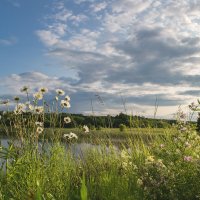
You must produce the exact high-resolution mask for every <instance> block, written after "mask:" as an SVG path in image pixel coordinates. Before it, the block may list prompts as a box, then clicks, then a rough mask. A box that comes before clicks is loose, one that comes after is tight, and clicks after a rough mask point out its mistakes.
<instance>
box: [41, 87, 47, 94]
mask: <svg viewBox="0 0 200 200" xmlns="http://www.w3.org/2000/svg"><path fill="white" fill-rule="evenodd" d="M39 91H40V92H41V93H42V94H44V93H47V92H48V89H47V88H45V87H42V88H40V90H39Z"/></svg>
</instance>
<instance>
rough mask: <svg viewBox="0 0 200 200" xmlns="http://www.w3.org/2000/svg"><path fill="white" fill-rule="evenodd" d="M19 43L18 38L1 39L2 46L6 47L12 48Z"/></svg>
mask: <svg viewBox="0 0 200 200" xmlns="http://www.w3.org/2000/svg"><path fill="white" fill-rule="evenodd" d="M17 42H18V39H17V38H16V37H10V38H6V39H1V38H0V45H4V46H12V45H15V44H16V43H17Z"/></svg>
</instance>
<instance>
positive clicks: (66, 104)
mask: <svg viewBox="0 0 200 200" xmlns="http://www.w3.org/2000/svg"><path fill="white" fill-rule="evenodd" d="M61 106H62V107H63V108H70V107H71V106H70V103H69V101H66V100H61Z"/></svg>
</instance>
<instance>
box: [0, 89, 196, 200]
mask: <svg viewBox="0 0 200 200" xmlns="http://www.w3.org/2000/svg"><path fill="white" fill-rule="evenodd" d="M21 91H22V92H24V93H25V95H26V96H27V101H28V102H24V103H22V102H20V99H19V98H18V97H15V98H14V102H15V108H14V110H13V112H11V111H10V110H9V112H10V114H9V116H7V115H6V112H4V114H3V115H2V116H1V127H2V129H4V131H5V133H6V134H7V138H8V139H9V143H8V144H7V146H4V145H1V146H0V159H1V169H0V176H1V177H0V199H2V200H12V199H13V200H23V199H24V200H26V199H27V200H29V199H30V200H68V199H69V200H76V199H77V200H78V199H81V200H87V199H88V200H89V199H90V200H93V199H94V200H104V199H105V200H107V199H108V200H129V199H130V200H134V199H135V200H142V199H149V200H150V199H158V200H171V199H172V200H188V199H191V200H193V199H194V200H195V199H200V179H199V177H200V136H199V135H198V132H197V131H196V130H195V129H194V127H191V124H190V123H188V122H187V120H186V118H185V115H184V114H183V113H182V112H181V111H180V112H178V113H177V118H176V124H174V125H173V126H172V127H168V128H166V129H158V128H131V127H130V128H122V129H121V130H119V129H112V128H109V129H108V128H102V129H101V130H90V129H89V128H88V127H87V126H85V125H84V126H82V127H80V126H79V127H77V128H75V129H66V128H62V127H60V128H57V127H56V126H55V124H56V123H57V122H58V121H59V122H64V123H66V124H68V123H71V118H70V116H68V117H65V118H61V117H59V112H63V111H67V109H68V108H69V107H70V97H69V96H65V97H63V96H64V95H65V94H64V91H62V90H60V89H58V90H57V91H56V95H55V100H54V102H53V103H52V105H51V107H50V106H49V105H48V106H46V104H45V101H44V95H45V93H46V92H47V89H46V88H41V89H39V90H38V92H37V93H35V94H33V95H32V94H30V93H29V88H28V87H24V88H22V89H21ZM30 99H31V100H30ZM4 104H5V108H7V109H8V107H9V105H8V102H4ZM7 112H8V111H7ZM45 112H49V113H50V115H51V118H50V124H51V127H50V128H45V127H44V120H45V119H44V118H45V115H44V113H45ZM27 113H29V114H28V115H27ZM5 116H6V117H7V118H8V117H9V121H10V126H9V127H7V126H6V124H5V123H4V122H5V119H4V118H5ZM6 120H7V119H6ZM11 132H14V133H15V134H14V136H13V135H12V134H10V133H11ZM78 144H83V145H87V144H90V145H89V146H88V148H83V149H79V152H78V154H77V152H76V150H75V151H74V150H73V147H74V146H75V145H78Z"/></svg>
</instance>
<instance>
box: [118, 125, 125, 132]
mask: <svg viewBox="0 0 200 200" xmlns="http://www.w3.org/2000/svg"><path fill="white" fill-rule="evenodd" d="M119 130H120V131H121V132H124V131H126V125H124V124H120V125H119Z"/></svg>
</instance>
